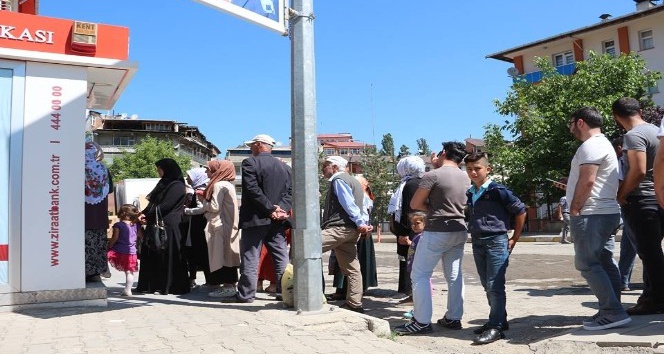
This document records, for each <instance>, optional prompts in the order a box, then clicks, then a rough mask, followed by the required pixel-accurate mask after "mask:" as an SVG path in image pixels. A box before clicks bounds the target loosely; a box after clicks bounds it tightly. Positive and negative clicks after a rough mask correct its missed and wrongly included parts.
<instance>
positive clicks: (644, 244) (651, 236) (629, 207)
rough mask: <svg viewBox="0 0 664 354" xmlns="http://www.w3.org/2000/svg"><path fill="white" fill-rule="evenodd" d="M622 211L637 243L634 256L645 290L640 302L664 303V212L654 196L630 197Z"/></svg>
mask: <svg viewBox="0 0 664 354" xmlns="http://www.w3.org/2000/svg"><path fill="white" fill-rule="evenodd" d="M623 210H624V213H625V218H626V219H627V222H628V223H629V227H630V228H631V229H632V232H633V234H632V235H633V236H634V239H635V240H636V252H637V254H638V255H639V258H641V261H642V262H643V272H644V279H643V281H644V289H643V293H642V294H641V298H642V299H648V298H649V299H652V300H654V301H656V302H664V271H662V270H663V269H664V253H662V230H664V228H663V227H662V221H663V220H664V211H663V210H662V209H661V208H660V207H659V205H658V204H657V199H656V198H655V196H633V197H629V198H627V204H626V205H624V206H623Z"/></svg>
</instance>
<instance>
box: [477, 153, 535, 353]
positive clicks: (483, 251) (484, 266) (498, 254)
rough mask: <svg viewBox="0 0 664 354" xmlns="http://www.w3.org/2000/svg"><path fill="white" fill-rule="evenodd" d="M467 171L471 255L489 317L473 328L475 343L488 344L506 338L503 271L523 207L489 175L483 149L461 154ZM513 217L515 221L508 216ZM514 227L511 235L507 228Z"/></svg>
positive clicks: (518, 232) (523, 217) (519, 227)
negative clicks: (480, 151)
mask: <svg viewBox="0 0 664 354" xmlns="http://www.w3.org/2000/svg"><path fill="white" fill-rule="evenodd" d="M464 162H465V163H466V172H467V173H468V177H470V180H471V181H472V182H473V183H472V185H471V186H470V189H469V190H468V192H467V193H466V196H467V197H468V210H469V211H470V217H469V221H468V232H469V233H470V235H471V237H472V242H473V257H474V258H475V266H476V267H477V273H479V276H480V282H481V283H482V287H483V288H484V291H485V292H486V294H487V299H488V300H489V307H490V312H489V321H488V322H487V323H485V324H484V325H482V326H481V327H480V328H477V329H475V330H474V332H475V334H477V335H478V336H477V337H475V340H474V343H475V344H487V343H491V342H494V341H497V340H499V339H502V338H505V335H504V334H503V331H505V330H507V329H508V328H509V326H508V323H507V312H506V310H505V307H506V303H507V301H506V296H505V272H506V271H507V266H508V264H509V256H510V254H511V253H512V250H513V249H514V245H515V244H516V242H517V240H518V239H519V237H520V236H521V230H522V229H523V224H524V222H525V220H526V208H525V206H524V205H523V203H522V202H521V201H520V200H519V198H517V197H515V196H514V194H512V192H511V191H510V190H509V189H507V188H505V186H503V185H502V184H499V183H496V182H494V181H492V180H491V178H489V176H488V175H489V173H490V172H491V166H489V160H488V158H487V155H486V154H485V153H473V154H470V155H468V156H466V157H465V158H464ZM512 218H514V225H512V221H511V219H512ZM512 226H513V229H514V235H513V236H512V238H508V235H507V231H508V230H510V229H512Z"/></svg>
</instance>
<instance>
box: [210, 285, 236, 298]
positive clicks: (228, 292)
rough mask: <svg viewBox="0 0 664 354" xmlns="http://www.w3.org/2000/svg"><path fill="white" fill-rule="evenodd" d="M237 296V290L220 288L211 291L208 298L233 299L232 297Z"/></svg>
mask: <svg viewBox="0 0 664 354" xmlns="http://www.w3.org/2000/svg"><path fill="white" fill-rule="evenodd" d="M235 294H237V289H235V288H230V287H227V288H219V289H217V290H215V291H210V292H209V293H208V296H209V297H231V296H235Z"/></svg>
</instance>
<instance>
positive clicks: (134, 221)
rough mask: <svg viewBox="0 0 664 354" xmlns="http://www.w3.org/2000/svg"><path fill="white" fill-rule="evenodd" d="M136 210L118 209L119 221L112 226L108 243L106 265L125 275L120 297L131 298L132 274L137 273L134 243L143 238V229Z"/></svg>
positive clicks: (128, 206) (132, 208) (130, 207)
mask: <svg viewBox="0 0 664 354" xmlns="http://www.w3.org/2000/svg"><path fill="white" fill-rule="evenodd" d="M138 215H139V211H138V209H137V208H136V207H135V206H134V205H132V204H124V205H123V206H122V207H121V208H120V212H119V213H118V218H119V219H120V221H118V222H116V223H115V224H114V225H113V237H111V239H110V240H109V241H108V263H110V264H111V266H113V268H115V269H117V270H119V271H121V272H124V273H125V277H126V279H125V288H124V290H123V291H122V293H121V295H122V296H131V295H132V294H131V287H132V285H133V284H134V272H137V271H138V257H137V255H136V242H137V241H138V240H141V239H142V238H143V229H142V228H141V227H140V225H139V223H138Z"/></svg>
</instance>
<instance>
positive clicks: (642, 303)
mask: <svg viewBox="0 0 664 354" xmlns="http://www.w3.org/2000/svg"><path fill="white" fill-rule="evenodd" d="M657 313H664V303H660V302H655V301H653V300H652V299H650V298H639V300H638V301H637V302H636V305H634V306H632V307H630V308H628V309H627V314H628V315H630V316H640V315H654V314H657Z"/></svg>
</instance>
